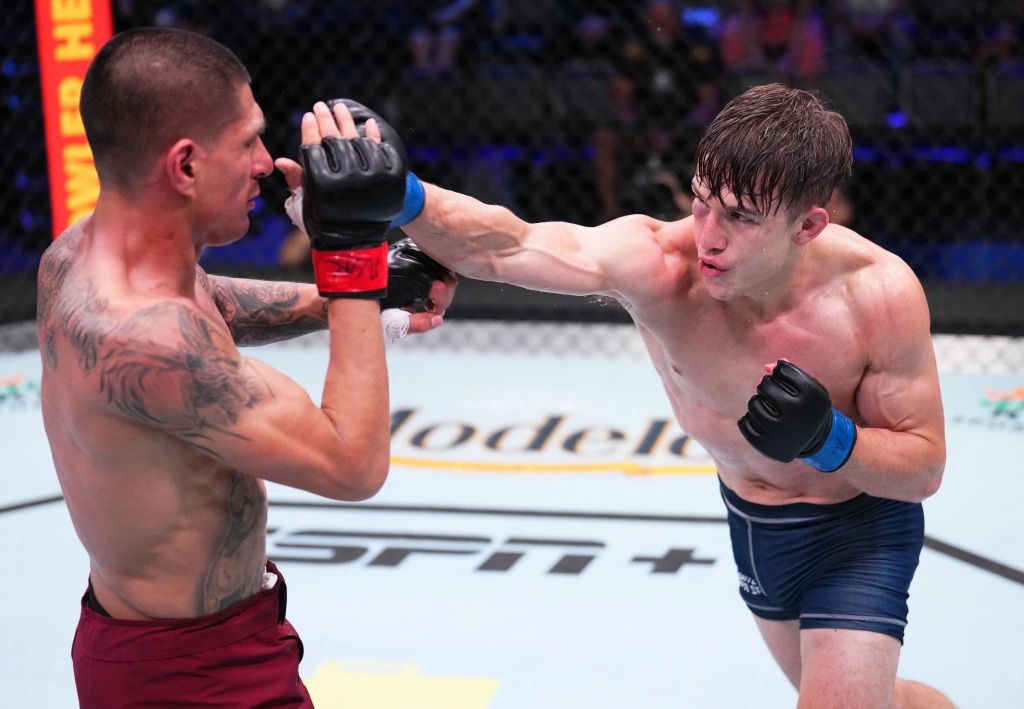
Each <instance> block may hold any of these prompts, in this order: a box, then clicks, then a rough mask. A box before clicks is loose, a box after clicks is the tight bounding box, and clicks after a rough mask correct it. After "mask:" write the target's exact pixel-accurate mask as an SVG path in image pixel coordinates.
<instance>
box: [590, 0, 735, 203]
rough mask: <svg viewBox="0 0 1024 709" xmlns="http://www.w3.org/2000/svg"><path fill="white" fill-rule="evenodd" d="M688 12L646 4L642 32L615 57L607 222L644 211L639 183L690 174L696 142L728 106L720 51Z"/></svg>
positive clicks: (602, 163)
mask: <svg viewBox="0 0 1024 709" xmlns="http://www.w3.org/2000/svg"><path fill="white" fill-rule="evenodd" d="M682 10H683V5H682V4H681V3H679V2H677V0H645V2H644V3H643V12H642V15H641V17H640V18H639V22H638V25H639V29H638V30H637V31H636V32H633V33H630V34H629V35H628V36H627V37H626V38H625V39H624V41H623V42H622V43H621V46H620V47H619V48H618V49H617V50H616V51H615V53H614V54H613V61H614V62H615V70H616V72H615V76H614V79H613V81H612V84H611V91H612V96H611V102H612V115H611V121H610V122H609V124H608V125H606V126H604V127H602V128H599V129H598V130H597V131H596V133H595V135H594V177H595V183H596V186H597V190H598V195H599V199H600V204H601V209H602V212H603V217H604V218H606V219H612V218H614V217H617V216H620V215H621V214H624V213H627V212H632V211H637V209H638V207H640V206H642V204H643V202H644V200H643V198H640V197H639V196H638V194H637V192H638V191H639V193H641V194H642V193H644V189H646V188H643V187H638V185H647V184H649V177H650V175H651V173H652V172H660V171H665V170H667V171H669V172H670V173H671V172H679V173H685V172H686V171H688V164H687V163H688V160H689V156H690V154H691V153H692V151H693V149H694V147H695V146H696V138H698V137H699V136H700V133H701V132H702V130H703V127H704V126H705V125H707V123H708V122H710V121H711V119H712V118H714V116H715V114H716V113H717V112H718V109H719V108H720V107H721V105H722V103H723V90H722V88H721V86H720V83H719V82H720V80H721V78H722V77H721V75H722V67H721V61H720V57H719V52H718V47H717V46H716V44H715V42H714V39H713V37H712V36H711V35H710V34H709V33H708V32H707V31H706V30H705V29H704V28H701V27H694V26H689V25H686V24H684V23H683V21H682ZM630 190H632V191H633V192H634V194H632V195H630V194H628V192H629V191H630ZM626 202H628V203H629V204H628V206H627V204H626ZM639 211H643V210H642V209H641V210H639Z"/></svg>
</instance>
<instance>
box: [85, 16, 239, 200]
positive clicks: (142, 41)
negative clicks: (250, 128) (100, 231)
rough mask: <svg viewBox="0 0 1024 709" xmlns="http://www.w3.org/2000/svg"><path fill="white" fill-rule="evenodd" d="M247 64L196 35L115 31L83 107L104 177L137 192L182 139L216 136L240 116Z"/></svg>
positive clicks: (91, 74) (88, 78)
mask: <svg viewBox="0 0 1024 709" xmlns="http://www.w3.org/2000/svg"><path fill="white" fill-rule="evenodd" d="M250 82H251V77H250V75H249V72H248V70H247V69H246V68H245V65H244V64H242V62H241V61H240V60H239V59H238V57H237V56H235V54H234V53H232V51H231V50H230V49H228V48H227V47H225V46H224V45H222V44H220V43H218V42H215V41H214V40H212V39H210V38H208V37H205V36H203V35H200V34H196V33H194V32H188V31H185V30H179V29H168V28H152V27H146V28H139V29H132V30H127V31H124V32H120V33H118V34H116V35H114V36H113V37H112V38H111V39H110V40H109V41H108V42H107V43H106V44H104V45H103V47H102V48H101V49H100V51H99V52H98V53H97V54H96V56H95V57H94V58H93V61H92V63H91V64H90V65H89V69H88V71H87V72H86V75H85V80H84V81H83V83H82V94H81V99H80V102H79V108H80V111H81V114H82V123H83V124H84V126H85V135H86V138H87V139H88V141H89V146H90V147H91V148H92V153H93V159H94V160H95V163H96V171H97V172H98V173H99V176H100V180H101V181H103V182H110V183H112V184H115V185H117V186H119V187H121V188H124V189H131V187H132V185H133V184H134V183H136V181H137V178H138V177H139V176H140V175H141V174H142V173H143V172H144V171H145V170H148V169H149V168H150V165H151V162H152V160H153V159H155V158H156V156H157V155H159V154H160V152H161V151H163V150H166V149H167V148H168V147H170V146H171V145H173V144H174V142H175V141H177V140H180V139H181V138H186V137H188V138H193V139H195V140H196V141H197V142H202V141H210V140H216V139H217V138H218V137H219V136H220V133H221V131H222V130H223V128H224V126H226V125H227V124H228V123H230V122H232V121H234V120H237V119H238V118H240V117H241V111H242V107H241V106H240V105H239V103H238V100H237V95H238V89H239V87H240V86H243V85H247V84H249V83H250Z"/></svg>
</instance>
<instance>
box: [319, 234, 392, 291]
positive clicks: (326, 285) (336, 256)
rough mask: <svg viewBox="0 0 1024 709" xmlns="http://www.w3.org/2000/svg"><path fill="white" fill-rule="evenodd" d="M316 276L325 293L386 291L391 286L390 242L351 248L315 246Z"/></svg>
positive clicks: (321, 289)
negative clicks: (389, 266)
mask: <svg viewBox="0 0 1024 709" xmlns="http://www.w3.org/2000/svg"><path fill="white" fill-rule="evenodd" d="M313 275H314V277H315V278H316V287H317V289H318V290H319V291H320V294H321V295H334V294H338V295H341V294H345V293H368V292H369V291H380V290H384V289H385V288H387V285H388V244H387V242H386V241H385V242H382V243H381V245H380V246H371V247H370V248H368V249H351V250H348V251H318V250H316V249H314V250H313Z"/></svg>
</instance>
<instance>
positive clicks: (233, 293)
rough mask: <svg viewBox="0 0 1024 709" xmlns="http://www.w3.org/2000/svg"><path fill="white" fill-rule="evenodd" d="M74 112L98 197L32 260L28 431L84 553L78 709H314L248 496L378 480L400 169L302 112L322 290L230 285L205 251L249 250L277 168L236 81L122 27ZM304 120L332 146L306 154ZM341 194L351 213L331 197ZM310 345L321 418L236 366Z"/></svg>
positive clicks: (399, 160) (197, 55)
mask: <svg viewBox="0 0 1024 709" xmlns="http://www.w3.org/2000/svg"><path fill="white" fill-rule="evenodd" d="M80 108H81V115H82V120H83V123H84V125H85V129H86V134H87V137H88V139H89V143H90V146H91V148H92V151H93V155H94V159H95V164H96V169H97V172H98V174H99V178H100V184H101V192H100V197H99V200H98V203H97V205H96V209H95V211H94V212H93V213H92V214H91V215H89V216H87V217H85V218H84V219H82V220H81V221H80V222H78V223H77V224H75V225H73V226H72V227H70V228H69V229H68V230H67V231H66V232H65V233H64V234H63V235H61V236H60V237H58V238H57V239H56V240H55V241H54V243H53V244H52V246H51V247H50V248H49V249H48V251H47V252H46V254H45V255H44V257H43V260H42V262H41V264H40V269H39V306H38V331H39V346H40V353H41V357H42V360H43V381H42V406H43V417H44V421H45V426H46V432H47V436H48V438H49V442H50V448H51V451H52V455H53V461H54V465H55V468H56V471H57V475H58V477H59V480H60V484H61V489H62V491H63V493H64V497H65V500H66V502H67V507H68V511H69V513H70V515H71V519H72V522H73V523H74V527H75V530H76V532H77V534H78V536H79V538H80V539H81V542H82V544H83V546H84V547H85V550H86V552H87V553H88V556H89V583H88V586H87V590H86V592H85V594H84V596H83V598H82V610H81V616H80V621H79V625H78V630H77V633H76V636H75V641H74V645H73V648H72V659H73V663H74V669H75V679H76V684H77V688H78V695H79V700H80V705H81V707H83V708H86V709H88V708H91V707H106V708H109V707H122V706H161V707H174V706H182V707H184V706H188V707H193V706H204V707H241V706H277V707H286V706H287V707H308V706H312V705H311V703H310V700H309V696H308V693H307V692H306V690H305V687H304V686H303V684H302V681H301V679H300V678H299V674H298V663H299V659H300V656H301V643H300V642H299V640H298V636H297V634H296V632H295V629H294V628H293V627H292V626H291V624H290V623H289V622H288V621H287V620H286V619H285V593H284V580H283V578H282V577H281V574H280V572H279V571H278V570H277V568H276V567H275V566H274V564H273V563H272V562H270V561H269V560H268V559H267V555H266V548H265V547H266V540H265V536H266V526H267V495H266V490H265V485H264V481H266V480H270V481H273V482H276V483H280V484H283V485H288V486H292V487H296V488H300V489H303V490H306V491H309V492H312V493H316V494H319V495H323V496H325V497H329V498H333V499H338V500H362V499H365V498H368V497H370V496H372V495H374V494H375V493H376V492H377V491H378V490H379V489H380V487H381V485H382V484H383V483H384V480H385V477H386V475H387V471H388V465H389V457H390V456H389V443H390V440H389V438H390V436H389V430H390V419H389V415H390V414H389V406H388V378H387V371H386V366H385V358H384V342H383V336H382V332H381V320H380V317H381V313H380V307H381V306H380V303H379V300H380V298H381V296H382V295H383V292H384V290H385V289H386V287H387V282H388V262H389V258H388V256H389V254H388V246H387V242H386V240H385V233H386V231H387V230H388V228H389V227H390V225H391V220H392V219H393V218H394V217H395V216H397V215H398V214H399V213H400V212H401V211H402V207H403V200H404V193H405V183H406V172H407V167H406V165H405V162H404V158H403V155H402V153H401V151H399V150H397V149H396V147H395V146H392V145H389V144H388V143H387V142H381V140H380V132H379V130H378V129H377V127H376V124H375V123H374V122H368V123H367V124H366V125H365V126H364V127H363V133H364V134H365V135H361V134H360V132H359V130H358V129H357V127H356V125H355V123H354V121H353V119H352V117H351V115H350V114H349V113H348V111H347V109H346V108H345V107H344V106H338V107H336V108H335V110H334V113H333V115H332V114H331V113H329V112H328V109H327V107H326V105H324V104H322V103H321V104H317V106H316V107H315V109H314V111H315V114H314V112H310V113H308V114H306V116H305V117H304V122H303V138H304V142H306V143H308V144H306V145H303V147H302V148H301V150H300V154H301V157H302V163H303V167H304V168H305V173H306V178H305V179H306V182H305V185H304V187H305V191H306V210H307V212H309V214H310V219H308V220H307V224H306V226H307V231H309V233H310V238H311V239H313V240H314V241H315V242H316V243H317V244H318V245H319V248H320V249H321V250H323V251H326V252H328V253H327V255H326V256H324V257H323V258H322V260H321V263H320V264H318V265H317V268H316V281H317V283H316V284H315V285H314V284H297V283H284V282H281V283H278V282H258V281H249V280H242V279H233V278H224V277H218V276H213V275H208V274H207V273H205V272H204V271H203V269H202V268H200V267H199V265H198V260H199V256H200V254H201V253H202V251H203V249H204V248H206V247H215V246H219V245H222V244H227V243H230V242H233V241H235V240H237V239H239V238H240V237H241V236H242V235H244V234H245V233H246V231H247V230H248V227H249V218H248V212H249V211H250V210H251V209H252V207H253V200H254V199H255V198H256V197H257V196H258V194H259V191H260V180H261V179H262V178H265V177H267V176H268V175H270V174H271V173H272V172H273V169H274V163H273V162H272V160H271V157H270V155H269V154H268V152H267V150H266V148H265V147H264V145H263V142H262V140H261V138H260V136H261V134H262V131H263V127H264V119H263V113H262V111H261V110H260V107H259V106H258V105H257V103H256V101H255V100H254V98H253V94H252V91H251V89H250V77H249V74H248V72H247V70H246V69H245V67H244V66H243V65H242V64H241V62H240V61H239V60H238V59H237V58H236V57H235V56H234V55H233V54H232V53H231V52H230V51H229V50H228V49H226V48H225V47H223V46H222V45H219V44H217V43H216V42H213V41H212V40H210V39H207V38H205V37H202V36H199V35H195V34H191V33H188V32H183V31H178V30H167V29H140V30H132V31H128V32H122V33H120V34H118V35H115V37H114V38H113V39H111V40H110V41H109V42H108V43H107V44H106V45H105V46H104V47H103V48H102V49H101V50H100V52H99V53H98V55H97V56H96V58H95V59H94V61H93V63H92V65H91V67H90V69H89V71H88V73H87V76H86V79H85V82H84V84H83V86H82V92H81V106H80ZM336 121H337V123H336ZM318 122H319V123H324V124H325V125H326V124H329V125H330V127H331V130H332V131H333V132H332V133H331V135H330V137H329V138H325V139H324V140H323V141H321V132H320V130H319V129H318V128H317V125H318ZM338 126H340V129H339V128H338ZM325 135H326V133H325ZM286 166H287V168H288V169H289V170H290V173H289V174H290V175H292V177H294V174H295V171H294V166H295V163H293V162H291V161H287V162H286ZM300 179H301V177H300ZM338 185H343V186H344V189H345V190H346V192H347V193H351V194H352V195H353V198H352V200H351V201H350V202H343V203H340V204H339V203H337V201H336V200H334V199H332V196H333V193H334V191H335V190H337V189H338ZM314 210H315V212H314ZM409 263H410V262H408V261H403V264H404V266H403V268H410V266H409ZM417 282H418V283H420V284H421V285H422V291H423V292H422V293H420V294H419V295H420V299H421V300H424V301H425V303H426V304H427V311H426V312H419V313H416V314H414V315H412V316H411V320H410V331H412V332H425V331H427V330H429V329H431V328H433V327H437V326H438V325H440V324H441V316H442V315H443V313H444V310H445V308H446V307H447V305H448V303H449V302H450V299H451V296H452V294H453V292H454V279H452V278H448V277H444V278H441V279H436V278H429V279H426V278H423V279H419V280H418V281H417ZM322 329H327V330H328V331H329V337H330V355H329V362H328V367H327V372H326V377H325V382H324V388H323V391H322V397H321V401H320V403H319V405H318V404H316V403H314V402H313V400H312V399H311V397H310V396H309V394H308V393H307V392H306V391H305V389H303V388H302V387H301V386H300V385H299V384H298V383H296V382H295V381H293V380H292V379H290V378H289V377H288V376H286V375H285V374H283V373H282V372H279V371H276V370H274V369H273V368H271V367H269V366H267V365H266V364H264V363H261V362H259V361H257V360H254V359H250V358H248V357H246V356H244V355H243V354H242V353H241V352H240V351H239V349H238V346H239V345H255V344H260V343H265V342H273V341H275V340H281V339H286V338H289V337H294V336H297V335H301V334H304V333H308V332H312V331H314V330H322Z"/></svg>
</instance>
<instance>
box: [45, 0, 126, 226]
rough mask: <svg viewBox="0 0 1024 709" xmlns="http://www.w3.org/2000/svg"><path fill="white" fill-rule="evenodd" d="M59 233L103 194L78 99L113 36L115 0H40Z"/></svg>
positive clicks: (53, 205)
mask: <svg viewBox="0 0 1024 709" xmlns="http://www.w3.org/2000/svg"><path fill="white" fill-rule="evenodd" d="M36 32H37V35H38V40H39V69H40V77H41V81H42V90H43V117H44V120H45V125H46V155H47V164H48V166H49V171H50V207H51V214H52V223H53V235H54V236H57V235H58V234H60V233H61V232H62V231H64V230H65V229H66V228H67V227H68V226H70V225H71V224H73V223H75V222H76V221H78V220H79V219H81V218H82V217H83V216H85V215H86V214H88V213H89V212H91V211H92V210H93V208H94V207H95V206H96V199H97V197H99V193H100V183H99V179H98V178H97V177H96V166H95V165H94V164H93V160H92V151H91V150H90V149H89V145H88V143H87V142H86V140H85V129H84V128H83V127H82V117H81V115H80V114H79V112H78V97H79V95H80V94H81V92H82V80H83V79H84V78H85V72H86V70H87V69H88V68H89V62H90V61H91V60H92V58H93V56H95V54H96V52H97V51H98V50H99V48H100V47H102V46H103V43H104V42H106V41H107V40H108V39H110V37H111V35H112V34H113V23H112V21H111V13H110V0H36Z"/></svg>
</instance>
